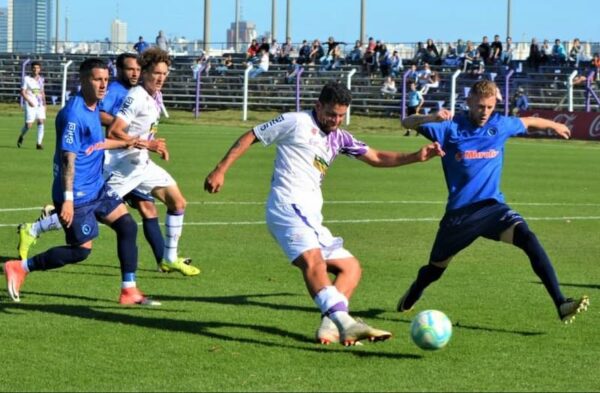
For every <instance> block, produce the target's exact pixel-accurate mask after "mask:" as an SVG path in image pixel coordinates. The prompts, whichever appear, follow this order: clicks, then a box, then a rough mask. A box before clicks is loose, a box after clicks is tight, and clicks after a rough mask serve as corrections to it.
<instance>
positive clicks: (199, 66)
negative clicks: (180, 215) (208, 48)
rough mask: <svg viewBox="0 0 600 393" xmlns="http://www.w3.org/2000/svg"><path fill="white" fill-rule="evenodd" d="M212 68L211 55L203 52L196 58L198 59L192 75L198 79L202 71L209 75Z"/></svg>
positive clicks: (193, 66)
mask: <svg viewBox="0 0 600 393" xmlns="http://www.w3.org/2000/svg"><path fill="white" fill-rule="evenodd" d="M210 68H211V65H210V61H209V57H208V56H207V55H206V53H204V52H202V54H201V55H200V56H198V57H197V58H196V61H195V62H194V64H193V65H192V75H193V77H194V80H196V79H198V77H199V76H200V73H201V72H204V74H205V75H206V76H208V72H209V71H210Z"/></svg>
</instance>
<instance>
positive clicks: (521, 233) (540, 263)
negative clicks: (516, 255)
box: [513, 222, 565, 307]
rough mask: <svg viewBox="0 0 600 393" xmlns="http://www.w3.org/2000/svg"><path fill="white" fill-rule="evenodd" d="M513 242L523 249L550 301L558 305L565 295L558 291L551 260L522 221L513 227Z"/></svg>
mask: <svg viewBox="0 0 600 393" xmlns="http://www.w3.org/2000/svg"><path fill="white" fill-rule="evenodd" d="M513 244H514V245H515V246H517V247H519V248H520V249H522V250H523V251H525V254H527V256H528V257H529V261H530V262H531V267H532V268H533V271H534V272H535V274H537V276H538V277H539V278H540V280H542V283H543V284H544V287H546V290H547V291H548V293H549V294H550V297H552V301H553V302H554V304H555V305H556V306H557V307H558V306H560V305H561V304H562V303H563V302H564V301H565V297H564V295H563V294H562V292H561V291H560V287H559V285H558V278H557V277H556V272H555V271H554V267H553V266H552V262H550V258H548V255H547V254H546V251H544V248H543V247H542V245H541V244H540V242H539V240H538V238H537V236H535V234H534V233H533V232H531V230H530V229H529V227H528V226H527V224H526V223H524V222H522V223H520V224H518V225H517V226H516V227H515V233H514V237H513Z"/></svg>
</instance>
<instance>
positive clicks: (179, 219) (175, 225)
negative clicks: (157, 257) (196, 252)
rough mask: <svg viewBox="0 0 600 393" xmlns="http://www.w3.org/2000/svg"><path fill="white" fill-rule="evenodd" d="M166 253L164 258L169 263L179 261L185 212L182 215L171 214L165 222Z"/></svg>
mask: <svg viewBox="0 0 600 393" xmlns="http://www.w3.org/2000/svg"><path fill="white" fill-rule="evenodd" d="M165 229H166V231H165V252H164V256H163V258H164V259H166V260H167V261H168V262H176V261H177V257H178V255H177V246H178V244H179V238H180V237H181V232H182V231H183V212H181V214H177V215H175V214H169V213H167V218H166V220H165Z"/></svg>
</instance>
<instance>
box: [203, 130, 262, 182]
mask: <svg viewBox="0 0 600 393" xmlns="http://www.w3.org/2000/svg"><path fill="white" fill-rule="evenodd" d="M256 142H258V139H257V138H256V135H254V131H252V130H250V131H248V132H246V133H245V134H243V135H242V136H241V137H239V138H238V140H237V141H235V143H234V144H233V145H232V146H231V147H230V148H229V151H227V154H225V157H223V159H222V160H221V161H219V163H218V164H217V166H216V167H215V169H213V170H212V172H210V173H209V174H208V176H206V179H205V180H204V190H206V191H208V192H210V193H211V194H213V193H215V192H219V191H220V190H221V187H223V183H225V174H226V173H227V171H228V170H229V168H230V167H231V165H233V163H234V162H235V161H236V160H237V159H238V158H240V157H241V156H242V155H244V153H246V151H247V150H248V149H249V148H250V146H252V145H253V144H254V143H256Z"/></svg>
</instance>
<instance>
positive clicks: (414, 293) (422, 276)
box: [404, 264, 446, 309]
mask: <svg viewBox="0 0 600 393" xmlns="http://www.w3.org/2000/svg"><path fill="white" fill-rule="evenodd" d="M445 270H446V268H445V267H437V266H435V265H432V264H428V265H425V266H423V267H421V268H420V269H419V273H418V274H417V279H416V280H415V282H413V283H412V285H411V286H410V291H409V292H408V295H407V296H406V298H405V299H404V307H405V308H406V309H409V308H411V307H412V306H413V305H414V304H415V303H416V302H417V300H419V298H420V297H421V295H422V294H423V291H424V290H425V288H427V287H428V286H429V284H431V283H432V282H434V281H437V280H439V278H440V277H442V274H444V271H445Z"/></svg>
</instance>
